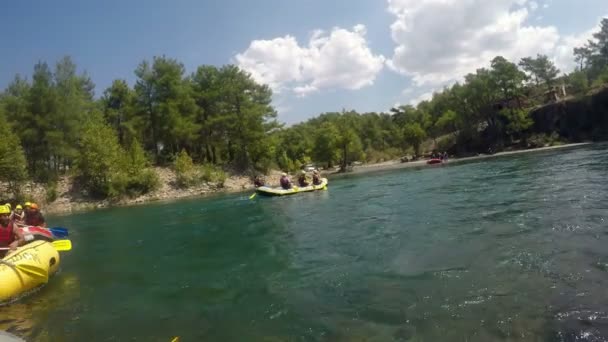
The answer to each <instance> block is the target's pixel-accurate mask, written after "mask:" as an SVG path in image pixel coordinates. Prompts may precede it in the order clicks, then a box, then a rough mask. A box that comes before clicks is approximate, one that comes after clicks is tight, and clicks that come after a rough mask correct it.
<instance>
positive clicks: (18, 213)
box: [10, 204, 25, 224]
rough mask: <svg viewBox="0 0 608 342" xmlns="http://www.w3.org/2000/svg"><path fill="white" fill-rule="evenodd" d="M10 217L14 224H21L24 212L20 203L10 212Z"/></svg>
mask: <svg viewBox="0 0 608 342" xmlns="http://www.w3.org/2000/svg"><path fill="white" fill-rule="evenodd" d="M10 219H11V221H13V222H14V223H15V224H23V220H24V219H25V213H24V212H23V207H22V206H21V204H17V206H16V207H15V210H14V211H13V213H12V214H11V217H10Z"/></svg>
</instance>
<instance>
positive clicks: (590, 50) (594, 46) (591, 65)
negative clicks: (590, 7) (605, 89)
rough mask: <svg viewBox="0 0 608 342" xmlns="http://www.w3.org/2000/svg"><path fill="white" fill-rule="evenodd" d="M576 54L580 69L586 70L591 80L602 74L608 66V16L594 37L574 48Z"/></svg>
mask: <svg viewBox="0 0 608 342" xmlns="http://www.w3.org/2000/svg"><path fill="white" fill-rule="evenodd" d="M574 56H575V60H576V61H577V62H578V63H579V67H580V69H581V70H586V71H587V72H588V74H589V76H590V79H591V80H596V79H597V78H598V76H601V75H602V72H603V70H604V68H605V67H606V66H608V18H604V19H602V22H601V23H600V30H599V31H598V32H595V33H594V34H593V39H591V40H589V41H588V42H587V44H586V45H584V46H582V47H577V48H575V49H574ZM600 82H601V81H600Z"/></svg>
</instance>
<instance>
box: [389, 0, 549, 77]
mask: <svg viewBox="0 0 608 342" xmlns="http://www.w3.org/2000/svg"><path fill="white" fill-rule="evenodd" d="M525 4H526V1H520V0H493V1H487V0H388V5H389V11H390V12H391V13H392V14H394V15H395V17H396V19H395V21H394V22H393V24H392V25H391V31H392V37H393V41H394V42H395V43H396V44H397V46H396V48H395V50H394V54H393V57H392V59H391V60H390V61H389V62H388V65H389V67H391V68H392V69H393V70H395V71H397V72H399V73H401V74H404V75H408V76H411V77H412V78H413V81H414V84H415V85H416V86H439V85H443V84H446V83H448V82H453V81H455V80H458V79H460V78H461V77H463V76H464V75H465V74H467V73H470V72H474V71H475V70H476V69H477V68H480V67H483V66H487V65H488V64H489V61H490V60H491V59H492V58H493V57H495V56H497V55H502V56H504V57H505V58H508V59H511V60H517V59H519V58H521V57H525V56H530V55H535V54H537V53H549V52H550V51H551V50H552V49H553V48H554V46H555V44H556V43H557V42H558V40H559V34H558V32H557V29H556V28H555V27H552V26H548V27H538V26H526V25H525V22H526V19H527V18H528V13H529V12H528V9H527V8H525V7H520V6H523V5H525ZM532 6H533V5H532Z"/></svg>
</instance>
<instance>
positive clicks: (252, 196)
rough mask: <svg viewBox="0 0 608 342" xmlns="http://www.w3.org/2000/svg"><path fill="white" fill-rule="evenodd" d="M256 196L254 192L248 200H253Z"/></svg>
mask: <svg viewBox="0 0 608 342" xmlns="http://www.w3.org/2000/svg"><path fill="white" fill-rule="evenodd" d="M256 194H257V192H254V193H253V195H251V196H249V199H253V198H254V197H255V195H256Z"/></svg>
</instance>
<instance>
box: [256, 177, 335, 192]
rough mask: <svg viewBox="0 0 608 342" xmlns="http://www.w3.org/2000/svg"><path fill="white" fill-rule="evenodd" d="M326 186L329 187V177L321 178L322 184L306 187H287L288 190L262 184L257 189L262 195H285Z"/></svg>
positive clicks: (321, 188)
mask: <svg viewBox="0 0 608 342" xmlns="http://www.w3.org/2000/svg"><path fill="white" fill-rule="evenodd" d="M326 187H327V178H321V184H319V185H309V186H305V187H297V186H294V187H292V188H291V189H287V190H285V189H283V188H281V187H278V188H271V187H269V186H261V187H259V188H257V189H256V190H255V191H257V192H258V193H259V194H260V195H266V196H284V195H293V194H298V193H300V192H308V191H315V190H323V189H325V188H326Z"/></svg>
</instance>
